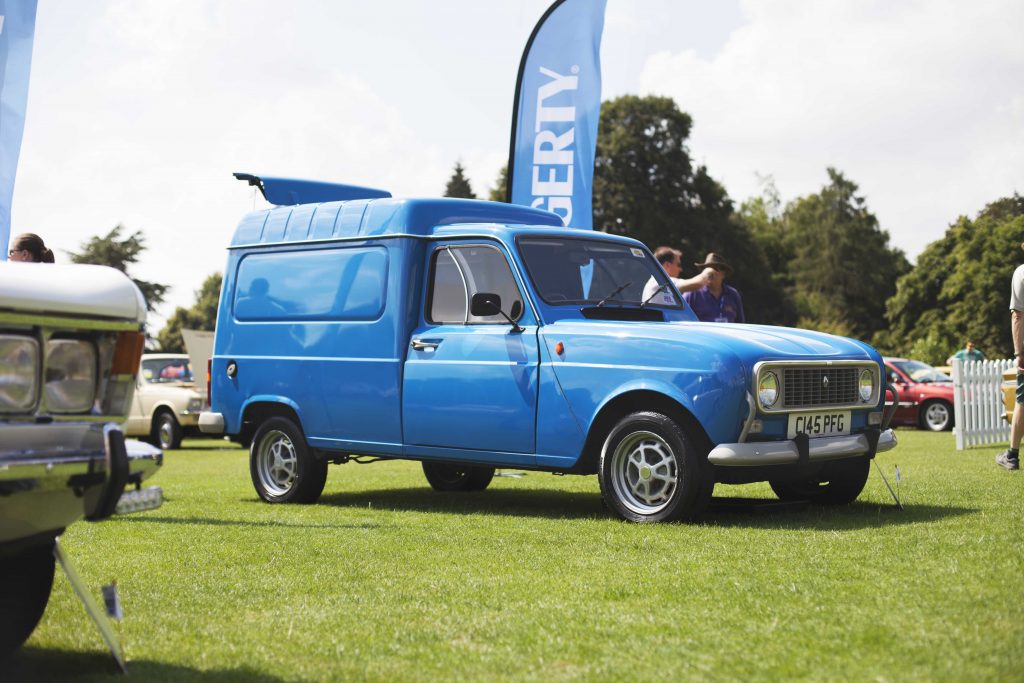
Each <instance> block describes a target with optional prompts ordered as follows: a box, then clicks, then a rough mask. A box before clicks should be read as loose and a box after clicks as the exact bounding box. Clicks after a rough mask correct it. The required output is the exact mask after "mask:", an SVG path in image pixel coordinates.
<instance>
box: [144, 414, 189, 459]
mask: <svg viewBox="0 0 1024 683" xmlns="http://www.w3.org/2000/svg"><path fill="white" fill-rule="evenodd" d="M181 438H182V429H181V425H180V424H178V421H177V420H176V419H174V415H172V414H171V413H170V412H168V411H167V410H161V411H160V412H158V413H157V414H156V415H154V416H153V428H152V430H151V441H152V442H153V445H154V446H156V447H157V448H160V449H161V450H165V451H170V450H174V449H175V448H178V447H180V446H181Z"/></svg>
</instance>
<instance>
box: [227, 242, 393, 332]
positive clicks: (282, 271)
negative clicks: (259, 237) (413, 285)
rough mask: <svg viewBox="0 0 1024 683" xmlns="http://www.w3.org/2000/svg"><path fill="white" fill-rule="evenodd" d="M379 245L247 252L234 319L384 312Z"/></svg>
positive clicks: (383, 260) (384, 267)
mask: <svg viewBox="0 0 1024 683" xmlns="http://www.w3.org/2000/svg"><path fill="white" fill-rule="evenodd" d="M387 280H388V253H387V250H386V249H384V248H383V247H361V248H356V249H320V250H316V251H289V252H279V253H275V254H251V255H249V256H246V257H244V258H243V259H242V261H241V263H240V264H239V266H238V282H237V284H236V286H235V301H234V311H235V318H236V319H238V320H251V321H263V320H266V321H273V320H376V319H377V318H379V317H380V316H381V313H382V312H383V310H384V300H385V287H386V285H387Z"/></svg>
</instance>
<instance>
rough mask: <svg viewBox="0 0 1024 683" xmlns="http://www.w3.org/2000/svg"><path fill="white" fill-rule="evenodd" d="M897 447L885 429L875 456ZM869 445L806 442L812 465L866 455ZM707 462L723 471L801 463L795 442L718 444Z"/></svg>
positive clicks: (849, 439)
mask: <svg viewBox="0 0 1024 683" xmlns="http://www.w3.org/2000/svg"><path fill="white" fill-rule="evenodd" d="M895 446H896V433H895V432H894V431H893V430H891V429H886V430H885V431H883V432H882V433H881V434H880V435H879V437H878V445H877V447H876V448H875V452H876V453H881V452H882V451H887V450H889V449H891V448H893V447H895ZM870 451H871V444H870V442H869V441H868V437H867V436H865V435H864V434H850V435H849V436H829V437H824V438H820V439H809V440H808V441H807V458H808V460H809V461H811V462H817V461H822V460H836V459H839V458H851V457H855V456H858V455H867V454H868V453H870ZM708 462H710V463H711V464H712V465H721V466H723V467H757V466H759V465H788V464H796V463H798V462H800V449H799V447H798V445H797V443H796V441H749V442H746V443H727V444H721V445H720V446H716V447H715V448H713V449H711V452H710V453H708Z"/></svg>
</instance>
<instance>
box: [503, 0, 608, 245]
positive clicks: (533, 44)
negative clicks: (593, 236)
mask: <svg viewBox="0 0 1024 683" xmlns="http://www.w3.org/2000/svg"><path fill="white" fill-rule="evenodd" d="M606 2H607V0H556V2H555V3H554V4H552V5H551V7H549V8H548V11H547V12H545V13H544V16H543V17H541V20H540V21H539V22H537V26H536V27H535V28H534V29H533V35H531V36H530V40H529V41H528V42H527V43H526V49H525V50H524V51H523V59H522V62H520V64H519V79H518V82H517V83H516V100H515V108H514V110H513V115H512V141H511V145H510V149H509V157H508V201H509V202H511V203H512V204H522V205H524V206H532V207H535V208H540V209H547V210H549V211H554V212H555V213H557V214H559V215H560V216H562V220H563V221H564V222H565V224H566V225H569V226H572V227H574V228H583V229H585V230H591V229H593V215H592V209H591V204H592V196H593V188H594V153H595V148H596V146H597V123H598V119H599V117H600V114H601V33H602V31H603V30H604V11H605V4H606Z"/></svg>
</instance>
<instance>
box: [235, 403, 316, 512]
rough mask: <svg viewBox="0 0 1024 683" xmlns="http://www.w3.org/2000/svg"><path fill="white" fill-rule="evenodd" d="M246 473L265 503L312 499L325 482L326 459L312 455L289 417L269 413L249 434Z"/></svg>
mask: <svg viewBox="0 0 1024 683" xmlns="http://www.w3.org/2000/svg"><path fill="white" fill-rule="evenodd" d="M249 475H250V476H251V477H252V485H253V487H255V489H256V493H258V494H259V496H260V498H262V499H263V500H265V501H267V502H268V503H315V502H316V500H317V499H318V498H319V497H320V494H321V493H322V492H323V490H324V484H325V483H326V482H327V461H326V460H322V459H320V458H317V457H314V456H313V454H312V453H311V452H310V450H309V446H307V445H306V437H305V436H304V435H303V433H302V430H301V429H300V428H299V426H298V425H296V424H295V423H294V422H293V421H292V420H290V419H288V418H286V417H272V418H270V419H268V420H267V421H266V422H264V423H263V424H261V425H260V426H259V428H258V429H257V430H256V433H255V434H254V435H253V439H252V445H251V446H250V447H249Z"/></svg>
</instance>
